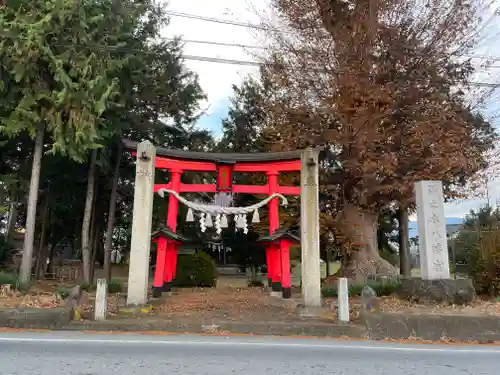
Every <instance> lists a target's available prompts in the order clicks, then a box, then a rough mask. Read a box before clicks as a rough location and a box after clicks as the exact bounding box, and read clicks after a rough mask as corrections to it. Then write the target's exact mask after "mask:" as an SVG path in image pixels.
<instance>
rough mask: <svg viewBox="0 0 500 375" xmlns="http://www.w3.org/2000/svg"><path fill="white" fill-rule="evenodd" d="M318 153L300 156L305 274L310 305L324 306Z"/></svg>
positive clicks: (306, 299) (305, 294)
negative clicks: (321, 274)
mask: <svg viewBox="0 0 500 375" xmlns="http://www.w3.org/2000/svg"><path fill="white" fill-rule="evenodd" d="M318 154H319V152H318V151H317V150H313V149H307V150H304V151H303V152H302V155H301V158H300V165H301V167H300V168H301V169H300V187H301V192H300V237H301V238H300V243H301V251H302V261H301V265H302V274H301V276H302V296H303V298H304V305H305V306H306V307H320V306H321V280H320V257H319V190H318V189H319V186H318V185H319V179H318Z"/></svg>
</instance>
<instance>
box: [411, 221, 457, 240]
mask: <svg viewBox="0 0 500 375" xmlns="http://www.w3.org/2000/svg"><path fill="white" fill-rule="evenodd" d="M463 222H464V219H462V218H460V217H447V218H446V225H447V226H448V225H457V224H462V223H463ZM408 227H409V233H410V234H409V236H410V238H412V237H416V236H417V235H418V225H417V222H416V221H410V223H409V224H408Z"/></svg>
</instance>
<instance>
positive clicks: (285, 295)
mask: <svg viewBox="0 0 500 375" xmlns="http://www.w3.org/2000/svg"><path fill="white" fill-rule="evenodd" d="M283 298H285V299H288V298H292V288H283Z"/></svg>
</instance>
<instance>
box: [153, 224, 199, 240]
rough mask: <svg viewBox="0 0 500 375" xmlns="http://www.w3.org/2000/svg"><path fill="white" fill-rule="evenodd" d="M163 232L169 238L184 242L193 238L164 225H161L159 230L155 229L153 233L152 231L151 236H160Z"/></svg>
mask: <svg viewBox="0 0 500 375" xmlns="http://www.w3.org/2000/svg"><path fill="white" fill-rule="evenodd" d="M161 234H163V235H164V236H165V237H167V238H168V239H169V240H174V241H179V242H183V243H188V242H191V239H189V238H187V237H185V236H183V235H182V234H180V233H177V232H173V231H172V230H170V229H169V228H167V227H165V226H163V225H160V227H159V228H158V229H157V230H155V231H154V232H153V233H151V238H155V237H158V236H159V235H161Z"/></svg>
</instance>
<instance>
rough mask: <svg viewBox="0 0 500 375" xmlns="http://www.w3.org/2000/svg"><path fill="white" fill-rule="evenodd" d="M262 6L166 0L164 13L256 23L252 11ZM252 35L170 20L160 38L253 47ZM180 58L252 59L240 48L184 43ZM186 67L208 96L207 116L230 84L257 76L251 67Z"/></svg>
mask: <svg viewBox="0 0 500 375" xmlns="http://www.w3.org/2000/svg"><path fill="white" fill-rule="evenodd" d="M264 5H265V0H252V1H242V0H217V1H208V0H170V1H169V4H168V8H167V9H168V10H170V11H174V12H182V13H188V14H193V15H197V16H202V17H211V18H217V19H226V20H228V21H238V22H245V23H258V22H259V19H258V16H257V14H256V12H254V11H253V10H252V9H262V7H263V6H264ZM252 33H254V30H253V31H252V29H248V28H246V27H241V26H234V25H227V24H222V23H215V22H208V21H202V20H196V19H190V18H185V17H178V16H172V17H171V22H170V25H169V26H168V27H167V28H166V29H165V31H164V33H163V36H164V37H172V36H182V39H184V40H203V41H211V42H222V43H234V44H241V45H254V43H255V42H254V37H253V34H252ZM184 54H185V55H195V56H205V57H212V58H213V57H215V58H222V59H231V60H243V61H252V56H250V55H249V54H248V53H247V51H245V49H244V48H239V47H227V46H214V45H208V44H196V43H186V45H185V48H184ZM186 65H187V66H188V67H189V68H190V69H192V70H193V71H195V72H196V73H198V75H199V77H200V84H201V86H202V88H203V90H204V91H205V93H206V94H207V96H208V103H203V105H202V106H208V107H209V108H208V111H207V112H208V113H211V111H212V110H213V109H214V106H215V105H216V103H218V102H220V101H222V100H226V99H227V97H228V96H230V95H231V86H232V85H233V84H238V83H239V82H241V79H242V78H243V77H245V76H246V75H248V74H255V73H256V72H257V68H256V67H252V66H243V65H231V64H220V63H213V62H206V61H190V60H188V61H186Z"/></svg>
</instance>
